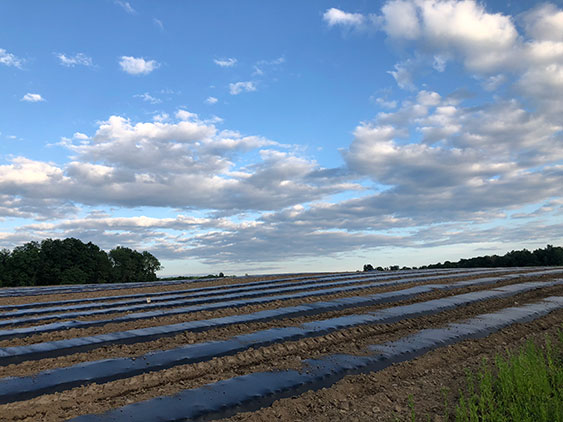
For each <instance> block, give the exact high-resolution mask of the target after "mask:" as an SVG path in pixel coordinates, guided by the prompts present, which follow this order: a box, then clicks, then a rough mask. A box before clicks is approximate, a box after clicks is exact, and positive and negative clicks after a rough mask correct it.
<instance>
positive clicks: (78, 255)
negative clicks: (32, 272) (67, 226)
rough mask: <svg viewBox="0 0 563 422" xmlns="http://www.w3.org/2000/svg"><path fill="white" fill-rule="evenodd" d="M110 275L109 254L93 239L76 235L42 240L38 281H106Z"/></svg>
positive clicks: (41, 282) (76, 282) (50, 282)
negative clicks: (90, 240)
mask: <svg viewBox="0 0 563 422" xmlns="http://www.w3.org/2000/svg"><path fill="white" fill-rule="evenodd" d="M110 275H111V262H110V260H109V258H108V256H107V254H106V253H105V252H104V251H103V250H101V249H100V248H99V247H98V246H97V245H94V244H93V243H91V242H89V243H83V242H82V241H80V240H79V239H75V238H68V239H64V240H59V239H55V240H52V239H46V240H44V241H42V242H41V251H40V268H39V272H38V275H37V283H38V284H42V285H48V284H58V283H61V284H78V283H103V282H107V281H109V280H110Z"/></svg>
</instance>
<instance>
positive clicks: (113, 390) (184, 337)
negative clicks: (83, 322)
mask: <svg viewBox="0 0 563 422" xmlns="http://www.w3.org/2000/svg"><path fill="white" fill-rule="evenodd" d="M551 278H556V277H555V276H553V277H541V278H535V279H536V280H537V279H542V280H546V279H551ZM528 279H529V278H528ZM522 281H524V280H520V279H519V280H515V281H513V280H511V281H509V282H504V283H502V284H512V283H514V282H522ZM527 281H529V280H527ZM444 282H446V281H444ZM496 286H497V285H495V286H490V285H489V286H473V287H469V288H464V289H458V290H456V291H448V292H443V291H442V292H440V291H438V292H432V293H429V294H426V295H421V296H419V297H417V298H415V299H411V300H408V301H403V302H401V303H400V304H406V303H412V302H417V301H422V300H429V299H434V298H438V297H443V296H449V295H453V294H459V293H465V292H468V291H476V290H482V289H490V288H493V287H496ZM405 287H406V286H405V285H401V286H400V287H397V286H394V287H392V288H390V290H396V289H399V288H405ZM380 291H381V290H380ZM127 293H129V292H127ZM358 294H365V291H361V292H353V293H352V294H349V295H348V296H353V295H358ZM550 295H563V286H554V287H548V288H543V289H541V290H535V291H530V292H527V293H524V294H520V295H517V296H513V297H511V298H505V299H496V300H492V301H486V302H482V303H476V304H473V305H469V306H466V307H462V308H458V309H455V310H452V311H448V312H443V313H440V314H437V315H432V316H426V317H422V318H415V319H409V320H404V321H401V322H399V323H395V324H381V325H373V326H360V327H355V328H351V329H348V330H340V331H337V332H334V333H331V334H328V335H325V336H321V337H316V338H311V339H304V340H300V341H295V342H285V343H282V344H276V345H271V346H268V347H263V348H259V349H256V350H254V349H249V350H247V351H244V352H242V353H239V354H237V355H234V356H227V357H222V358H214V359H213V360H211V361H208V362H202V363H198V364H193V365H182V366H177V367H174V368H171V369H168V370H165V371H158V372H155V373H147V374H142V375H139V376H136V377H131V378H127V379H124V380H117V381H114V382H111V383H106V384H103V385H97V384H92V385H88V386H83V387H78V388H75V389H72V390H69V391H64V392H61V393H56V394H50V395H43V396H40V397H38V398H35V399H32V400H27V401H22V402H15V403H10V404H6V405H0V420H2V421H3V420H6V421H8V420H9V421H16V420H17V421H20V420H26V421H36V420H42V421H55V420H62V419H66V418H69V417H74V416H78V415H80V414H85V413H99V412H103V411H106V410H109V409H112V408H115V407H118V406H123V405H125V404H128V403H132V402H136V401H140V400H146V399H148V398H152V397H156V396H160V395H168V394H173V393H175V392H178V391H181V390H183V389H186V388H194V387H198V386H201V385H204V384H206V383H210V382H216V381H218V380H221V379H227V378H231V377H233V376H237V375H243V374H247V373H251V372H256V371H267V370H272V369H273V368H279V369H285V368H300V367H301V365H302V360H303V359H306V358H312V357H313V358H314V357H320V356H323V355H327V354H333V353H352V354H358V353H360V354H361V353H364V352H365V350H366V349H365V347H366V346H367V345H369V344H376V343H381V342H384V341H389V340H393V339H397V338H400V337H402V336H405V335H408V334H410V333H412V332H414V331H417V330H420V329H424V328H429V327H437V326H443V325H444V324H446V323H448V322H451V321H454V320H459V319H466V318H470V317H472V316H474V315H478V314H482V313H486V312H492V311H495V310H497V309H502V308H505V307H508V306H512V305H513V304H514V303H515V302H517V303H519V304H523V303H527V302H535V301H537V300H539V299H541V298H543V297H546V296H550ZM344 296H345V295H338V296H337V297H344ZM316 300H329V299H328V297H326V296H325V297H322V299H319V298H312V300H311V301H316ZM288 302H289V301H288ZM288 302H281V303H273V304H270V305H269V306H268V308H274V307H278V306H289V303H288ZM303 302H304V301H303V300H302V301H300V303H303ZM395 305H396V303H392V304H385V305H378V306H371V307H362V308H361V309H358V308H356V309H348V310H345V311H339V312H329V313H325V314H322V315H316V316H313V317H306V318H293V319H287V320H282V321H273V322H268V323H260V324H248V325H234V326H231V327H225V328H223V329H218V330H212V331H209V332H204V333H183V334H181V335H178V336H175V337H170V338H165V339H160V340H156V341H154V342H147V343H140V344H134V345H126V346H110V347H104V348H99V349H95V350H92V351H91V352H88V353H79V354H74V355H71V356H64V357H60V358H55V359H43V360H40V361H35V362H24V363H22V364H19V365H10V366H7V367H2V368H0V377H4V376H16V375H24V374H34V373H36V372H38V371H40V370H43V369H48V368H55V367H62V366H68V365H72V364H75V363H78V362H84V361H91V360H96V359H102V358H108V357H115V356H138V355H140V354H143V353H146V352H147V351H151V350H158V349H167V348H171V347H177V346H179V345H182V344H187V343H193V342H202V341H206V340H214V339H224V338H228V337H231V336H233V335H238V334H242V333H247V332H252V331H256V330H259V329H265V328H271V327H277V326H288V325H297V324H301V323H303V322H306V321H310V320H317V319H324V318H329V317H334V316H340V315H346V314H351V313H360V312H368V311H374V310H377V309H381V308H385V307H389V306H395ZM244 311H245V312H247V311H248V310H246V309H245V310H244ZM252 311H255V310H252ZM231 312H232V313H237V314H238V313H242V312H243V310H242V309H238V310H232V311H231ZM201 314H204V313H201ZM208 314H209V315H207V316H205V317H204V318H208V317H216V316H219V315H220V312H219V311H216V312H210V313H208ZM193 315H195V314H193ZM193 315H190V317H192V316H193ZM197 319H201V316H199V317H197ZM149 321H152V320H149ZM152 322H153V325H161V324H162V323H163V322H162V320H161V319H158V320H157V321H152ZM155 322H156V323H155ZM561 323H563V311H557V312H554V313H552V314H550V315H548V316H546V317H544V318H542V319H540V320H537V321H534V322H531V323H529V324H523V325H516V326H513V327H509V328H507V329H505V330H503V331H502V332H501V333H498V334H495V335H493V336H490V337H488V338H486V339H482V340H477V341H467V342H463V343H461V344H458V345H454V346H449V347H447V348H444V349H440V350H437V351H435V352H431V353H428V354H426V355H424V356H423V357H421V358H419V359H416V360H414V361H412V362H407V363H403V364H399V365H394V366H393V367H391V368H387V369H386V370H384V371H380V372H378V373H372V374H369V375H360V376H355V377H346V378H345V379H343V380H342V381H340V382H339V383H337V384H335V385H334V386H333V387H332V388H329V389H324V390H321V391H319V392H309V393H305V394H303V395H301V396H299V397H297V398H292V399H284V400H281V401H279V402H276V403H274V405H273V406H271V407H268V408H265V409H262V410H259V411H257V412H252V413H249V414H244V413H243V414H240V415H237V416H234V417H233V418H231V419H230V420H231V421H235V420H236V421H243V420H244V421H266V420H267V419H277V420H313V421H316V420H318V421H321V420H322V421H324V420H327V421H328V420H334V419H335V418H340V419H345V420H362V421H363V420H366V421H367V420H370V421H373V420H394V419H393V418H395V417H398V418H399V420H403V419H406V418H407V417H408V411H409V409H408V406H407V400H408V395H409V394H413V395H414V397H415V402H416V405H415V408H416V411H417V414H419V415H426V414H430V415H431V417H434V414H439V413H440V412H439V410H440V406H441V405H442V404H443V398H442V393H441V390H440V389H441V387H442V386H446V387H447V388H450V391H451V392H452V393H451V394H450V396H452V398H451V399H452V400H453V399H454V397H453V396H454V395H455V394H454V393H453V392H454V391H457V387H455V385H456V384H455V383H456V382H459V381H460V379H461V378H462V376H463V374H464V371H463V368H464V367H465V366H469V367H472V366H471V365H473V363H475V365H478V364H479V362H480V361H481V357H482V356H486V355H489V354H490V353H492V354H493V355H494V353H495V352H496V351H500V350H503V349H504V347H506V346H507V345H517V344H519V341H521V340H522V339H523V338H526V337H527V336H529V335H531V334H530V333H533V335H541V334H542V333H543V332H545V331H549V330H550V329H553V326H557V325H559V326H561ZM114 325H115V326H118V327H119V329H120V330H121V329H123V328H122V326H123V324H108V325H106V326H103V327H96V328H103V329H104V330H107V329H112V328H116V327H114ZM550 327H551V328H550ZM134 328H139V322H137V324H136V325H135V326H134ZM87 330H89V329H86V330H83V331H87ZM76 331H80V330H76ZM105 332H108V331H105ZM49 334H51V335H59V336H65V335H66V336H68V337H64V338H69V337H73V336H75V335H76V334H77V333H72V330H69V331H65V332H59V333H49ZM34 337H35V341H45V340H44V338H43V339H39V338H40V336H34ZM11 345H13V344H11ZM0 347H2V346H1V344H0ZM442 414H443V412H442ZM437 417H438V418H439V415H438V416H437ZM432 420H434V419H432ZM436 420H440V419H436ZM268 422H270V421H268Z"/></svg>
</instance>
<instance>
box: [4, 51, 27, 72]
mask: <svg viewBox="0 0 563 422" xmlns="http://www.w3.org/2000/svg"><path fill="white" fill-rule="evenodd" d="M0 64H3V65H6V66H13V67H17V68H20V69H21V67H22V66H23V60H22V59H20V58H19V57H16V56H14V55H13V54H12V53H8V52H7V51H6V50H4V49H3V48H0Z"/></svg>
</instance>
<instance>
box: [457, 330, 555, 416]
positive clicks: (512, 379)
mask: <svg viewBox="0 0 563 422" xmlns="http://www.w3.org/2000/svg"><path fill="white" fill-rule="evenodd" d="M455 420H456V421H458V422H477V421H482V422H492V421H494V422H497V421H498V422H502V421H507V422H509V421H521V422H524V421H530V422H542V421H545V422H556V421H559V422H563V333H562V332H561V331H560V332H559V335H558V339H557V340H556V347H554V346H553V344H552V341H551V339H549V338H546V341H545V347H544V348H541V347H538V346H536V345H535V344H534V343H533V342H531V341H529V342H527V343H526V345H525V346H523V347H522V348H521V349H520V350H519V351H518V352H517V353H515V354H513V353H509V354H508V356H507V357H506V358H503V357H501V356H497V357H496V359H495V362H494V365H491V364H490V363H489V362H487V361H486V360H483V362H482V363H481V366H480V368H479V370H478V372H477V374H473V373H471V372H469V371H468V372H467V374H466V388H465V391H460V398H459V402H458V404H457V406H456V417H455Z"/></svg>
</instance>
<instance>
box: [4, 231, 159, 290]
mask: <svg viewBox="0 0 563 422" xmlns="http://www.w3.org/2000/svg"><path fill="white" fill-rule="evenodd" d="M161 268H162V266H161V265H160V262H159V261H158V259H157V258H156V257H155V256H153V255H152V254H150V253H149V252H146V251H145V252H142V253H140V252H137V251H134V250H132V249H129V248H121V247H117V248H116V249H113V250H112V251H111V252H110V255H108V254H107V253H106V252H105V251H103V250H101V249H100V248H99V247H98V246H97V245H95V244H93V243H92V242H89V243H83V242H82V241H80V240H79V239H75V238H68V239H64V240H60V239H54V240H53V239H45V240H43V241H42V242H41V243H38V242H29V243H26V244H24V245H23V246H18V247H16V248H14V250H12V251H9V250H7V249H3V250H0V286H1V287H11V286H34V285H53V284H54V285H56V284H76V283H111V282H117V281H123V282H127V281H153V280H156V279H157V276H156V271H158V270H160V269H161Z"/></svg>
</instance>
